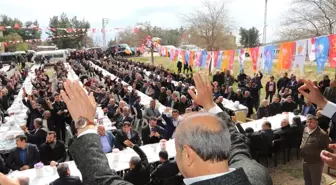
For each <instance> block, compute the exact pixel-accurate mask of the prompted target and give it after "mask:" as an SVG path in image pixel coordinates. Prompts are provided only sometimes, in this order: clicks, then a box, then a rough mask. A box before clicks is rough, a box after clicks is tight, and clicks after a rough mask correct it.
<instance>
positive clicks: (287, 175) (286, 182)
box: [268, 158, 336, 185]
mask: <svg viewBox="0 0 336 185" xmlns="http://www.w3.org/2000/svg"><path fill="white" fill-rule="evenodd" d="M278 162H280V163H282V160H279V161H278ZM268 170H269V172H270V174H271V176H272V180H273V184H274V185H303V184H304V180H303V171H302V161H301V159H299V160H296V158H295V159H292V160H291V161H290V162H287V163H286V164H285V165H283V164H280V165H278V166H277V167H276V168H275V167H274V165H273V164H272V163H271V164H269V168H268ZM333 173H334V174H336V170H335V171H333ZM322 176H323V177H322V185H336V181H335V180H336V178H333V177H331V176H330V175H328V174H327V167H326V166H325V167H324V172H323V175H322ZM334 181H335V182H334Z"/></svg>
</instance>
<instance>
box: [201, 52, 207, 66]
mask: <svg viewBox="0 0 336 185" xmlns="http://www.w3.org/2000/svg"><path fill="white" fill-rule="evenodd" d="M207 55H208V52H207V51H202V58H201V67H206V58H207Z"/></svg>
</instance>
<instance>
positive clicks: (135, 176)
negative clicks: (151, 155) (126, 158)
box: [124, 140, 150, 185]
mask: <svg viewBox="0 0 336 185" xmlns="http://www.w3.org/2000/svg"><path fill="white" fill-rule="evenodd" d="M124 144H125V145H126V146H128V147H130V148H133V150H134V151H135V152H136V153H137V154H138V155H139V156H140V157H138V156H133V157H132V158H131V160H130V162H129V168H130V171H129V172H128V173H126V174H125V176H124V180H126V181H128V182H130V183H132V184H134V185H144V184H147V183H148V182H149V180H150V165H149V163H148V159H147V156H146V154H145V153H144V152H143V151H142V150H141V149H140V148H139V147H138V146H137V145H134V144H133V143H132V142H131V141H129V140H125V141H124Z"/></svg>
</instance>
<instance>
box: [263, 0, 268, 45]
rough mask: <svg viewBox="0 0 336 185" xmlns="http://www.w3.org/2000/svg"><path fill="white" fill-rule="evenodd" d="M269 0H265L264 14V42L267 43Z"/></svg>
mask: <svg viewBox="0 0 336 185" xmlns="http://www.w3.org/2000/svg"><path fill="white" fill-rule="evenodd" d="M267 1H268V0H265V15H264V31H263V44H266V27H267Z"/></svg>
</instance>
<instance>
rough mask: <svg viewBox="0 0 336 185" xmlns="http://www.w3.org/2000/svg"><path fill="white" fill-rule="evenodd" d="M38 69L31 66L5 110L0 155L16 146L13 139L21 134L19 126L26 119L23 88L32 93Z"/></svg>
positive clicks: (37, 66)
mask: <svg viewBox="0 0 336 185" xmlns="http://www.w3.org/2000/svg"><path fill="white" fill-rule="evenodd" d="M39 67H40V66H39V65H33V66H32V68H31V69H30V71H29V73H28V76H27V77H26V79H25V81H24V82H23V84H22V87H21V89H20V91H19V94H18V95H17V96H16V98H15V99H14V101H13V103H12V105H11V106H10V107H9V108H8V109H7V112H8V114H9V115H10V116H9V117H6V118H5V120H6V121H7V122H6V123H5V124H2V125H1V127H0V153H5V152H8V151H9V150H10V149H12V148H14V147H15V146H16V145H15V140H14V137H15V136H17V135H19V134H23V131H22V130H21V128H20V125H22V124H25V123H26V121H27V117H28V115H27V110H28V108H27V107H26V106H25V105H23V103H22V94H23V87H25V89H26V91H27V93H31V92H32V88H33V85H32V83H31V81H32V80H33V79H34V78H35V72H34V71H35V69H36V68H39Z"/></svg>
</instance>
